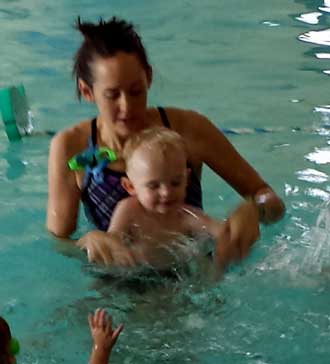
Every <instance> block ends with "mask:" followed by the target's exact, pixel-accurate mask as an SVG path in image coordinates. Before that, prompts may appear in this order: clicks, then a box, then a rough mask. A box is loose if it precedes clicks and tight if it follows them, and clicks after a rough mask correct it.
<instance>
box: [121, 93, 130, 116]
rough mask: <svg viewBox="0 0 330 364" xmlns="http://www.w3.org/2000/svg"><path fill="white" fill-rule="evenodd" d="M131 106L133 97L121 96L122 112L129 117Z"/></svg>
mask: <svg viewBox="0 0 330 364" xmlns="http://www.w3.org/2000/svg"><path fill="white" fill-rule="evenodd" d="M131 105H132V101H131V97H130V96H129V95H128V94H125V93H123V94H122V95H121V96H120V111H121V112H122V113H123V114H124V115H128V114H129V113H130V111H131Z"/></svg>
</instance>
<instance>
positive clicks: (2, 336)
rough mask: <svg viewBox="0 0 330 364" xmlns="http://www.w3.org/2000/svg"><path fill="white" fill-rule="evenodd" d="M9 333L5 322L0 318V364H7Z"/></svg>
mask: <svg viewBox="0 0 330 364" xmlns="http://www.w3.org/2000/svg"><path fill="white" fill-rule="evenodd" d="M10 340H11V332H10V328H9V325H8V324H7V322H6V320H5V319H3V318H2V317H1V316H0V363H1V364H9V363H10V361H9V356H10V353H9V345H10Z"/></svg>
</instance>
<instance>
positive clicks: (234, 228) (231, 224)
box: [188, 200, 259, 269]
mask: <svg viewBox="0 0 330 364" xmlns="http://www.w3.org/2000/svg"><path fill="white" fill-rule="evenodd" d="M188 210H189V211H190V212H192V214H191V216H194V218H193V219H191V226H192V230H193V232H196V233H198V232H202V231H206V232H207V233H209V234H210V235H211V236H212V237H213V238H214V239H215V254H214V259H215V263H216V265H217V266H218V268H219V269H223V268H225V266H226V265H227V264H229V263H230V262H232V261H235V260H240V259H242V258H244V257H245V256H246V255H247V254H248V253H249V251H250V248H251V246H252V245H253V243H254V242H255V241H256V240H257V239H258V237H259V214H258V208H257V206H256V204H255V202H254V201H253V200H246V201H243V202H242V203H241V204H240V205H239V206H238V207H237V208H236V209H235V210H234V211H233V212H232V213H231V214H230V215H229V217H228V219H226V220H224V221H218V220H215V219H213V218H211V217H210V216H208V215H206V214H204V213H203V212H202V211H200V210H198V209H196V208H191V207H190V206H189V207H188ZM247 216H248V218H249V222H250V228H249V230H248V231H247V232H246V236H245V237H244V239H242V238H240V235H239V234H238V233H237V232H238V231H240V226H241V224H242V222H244V223H246V221H245V220H246V218H247Z"/></svg>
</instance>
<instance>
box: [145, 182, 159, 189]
mask: <svg viewBox="0 0 330 364" xmlns="http://www.w3.org/2000/svg"><path fill="white" fill-rule="evenodd" d="M147 188H149V190H153V191H154V190H157V188H159V183H158V182H149V183H147Z"/></svg>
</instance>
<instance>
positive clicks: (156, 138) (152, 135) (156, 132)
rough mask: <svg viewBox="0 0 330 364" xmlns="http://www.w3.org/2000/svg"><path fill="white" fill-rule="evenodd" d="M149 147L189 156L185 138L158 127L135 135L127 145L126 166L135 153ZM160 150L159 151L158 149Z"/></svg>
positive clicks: (124, 152) (125, 153)
mask: <svg viewBox="0 0 330 364" xmlns="http://www.w3.org/2000/svg"><path fill="white" fill-rule="evenodd" d="M141 145H148V146H149V147H151V148H157V151H161V152H166V151H168V150H170V149H175V150H182V152H183V153H184V154H185V155H187V147H186V143H185V142H184V140H183V138H182V137H181V135H180V134H178V133H177V132H176V131H174V130H171V129H168V128H165V127H163V126H156V127H152V128H148V129H143V130H142V131H140V132H138V133H136V134H133V135H132V136H131V137H130V138H129V139H128V140H127V141H126V143H125V146H124V150H123V158H124V160H125V163H126V166H127V165H128V162H129V160H130V159H131V158H132V155H133V153H134V152H135V151H136V150H137V149H138V148H139V147H140V146H141ZM158 148H159V149H158Z"/></svg>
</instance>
